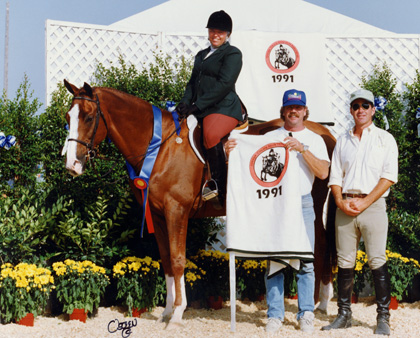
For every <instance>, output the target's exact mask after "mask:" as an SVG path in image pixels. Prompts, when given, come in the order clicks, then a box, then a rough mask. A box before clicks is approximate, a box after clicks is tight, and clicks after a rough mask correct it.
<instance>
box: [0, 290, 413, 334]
mask: <svg viewBox="0 0 420 338" xmlns="http://www.w3.org/2000/svg"><path fill="white" fill-rule="evenodd" d="M236 311H237V312H236V332H231V331H230V303H229V302H225V303H224V305H223V308H222V309H221V310H208V309H193V308H187V310H186V311H185V313H184V326H183V327H180V328H178V329H177V330H172V331H168V330H165V324H163V323H162V324H158V323H156V320H157V319H158V317H159V316H160V314H161V313H162V312H163V308H162V307H158V308H156V309H154V311H153V312H151V313H145V314H143V315H142V316H141V318H136V319H134V318H130V317H125V316H124V312H123V311H122V309H121V308H116V307H111V308H105V307H101V308H99V310H98V313H97V315H96V316H95V317H94V318H88V320H87V321H86V323H82V322H79V321H74V320H72V321H69V320H68V317H67V316H65V315H61V316H58V317H43V316H39V317H37V318H36V319H35V325H34V326H33V327H25V326H21V325H17V324H6V325H0V338H6V337H7V338H12V337H13V338H26V337H30V338H41V337H45V338H46V337H54V338H61V337H62V338H73V337H75V338H76V337H77V338H79V337H80V338H85V337H100V338H105V337H106V338H108V337H110V338H120V337H133V338H136V337H147V338H152V337H194V338H197V337H205V338H213V337H214V338H216V337H217V338H220V337H267V336H269V337H274V336H278V337H308V336H310V335H308V334H305V333H303V332H300V331H299V330H298V324H297V321H296V311H297V301H296V300H291V299H286V318H285V321H284V324H283V326H282V328H281V330H280V332H279V333H277V334H267V333H265V331H264V325H265V323H266V321H267V319H266V313H267V305H266V302H265V301H261V302H254V303H251V302H245V301H237V303H236ZM352 311H353V327H351V328H349V329H345V330H334V331H325V332H324V331H320V328H321V327H322V326H324V325H327V324H328V323H329V322H330V321H332V320H333V319H334V317H335V314H336V313H337V303H336V301H335V300H333V301H331V302H330V304H329V306H328V314H322V313H320V312H316V313H315V332H314V334H313V335H312V337H340V338H343V337H344V338H345V337H351V338H355V337H364V338H366V337H378V336H375V335H374V334H373V330H374V328H375V325H376V305H375V303H374V299H373V298H372V297H368V298H362V299H361V300H360V301H359V303H357V304H353V305H352ZM116 320H118V321H119V322H120V323H121V322H127V323H128V322H132V323H136V326H133V327H132V330H131V334H128V333H127V332H123V331H122V330H117V331H116V332H114V333H110V332H108V325H109V323H110V322H111V321H116ZM419 322H420V302H416V303H412V304H408V303H402V304H400V305H399V308H398V309H397V310H391V336H392V337H401V338H407V337H419V336H420V332H419V331H420V325H419ZM113 323H116V322H113ZM110 327H111V328H112V327H116V326H115V325H114V326H112V325H111V326H110Z"/></svg>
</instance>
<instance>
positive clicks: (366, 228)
mask: <svg viewBox="0 0 420 338" xmlns="http://www.w3.org/2000/svg"><path fill="white" fill-rule="evenodd" d="M335 230H336V234H335V240H336V244H337V256H338V266H339V267H340V268H344V269H350V268H353V267H354V266H355V262H356V254H357V249H358V246H359V242H360V237H363V240H364V243H365V248H366V254H367V257H368V261H369V267H370V268H371V269H372V270H375V269H378V268H380V267H381V266H382V265H384V264H385V263H386V256H385V250H386V239H387V233H388V216H387V214H386V203H385V198H382V197H381V198H379V199H378V200H377V201H376V202H375V203H373V204H372V205H371V206H370V207H369V208H367V209H366V210H365V211H363V212H362V213H360V214H359V215H358V216H356V217H352V216H348V215H346V214H345V213H344V212H343V211H342V210H340V209H338V208H337V214H336V217H335Z"/></svg>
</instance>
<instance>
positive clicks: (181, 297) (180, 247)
mask: <svg viewBox="0 0 420 338" xmlns="http://www.w3.org/2000/svg"><path fill="white" fill-rule="evenodd" d="M166 215H167V216H166V225H167V229H168V235H169V251H170V262H171V270H172V272H173V277H172V279H171V277H170V278H167V279H166V280H167V283H168V281H169V283H171V288H169V284H167V290H168V292H170V290H171V292H174V294H175V301H174V303H173V304H174V311H173V315H172V318H171V320H170V321H169V324H168V327H167V329H171V328H174V327H177V326H179V325H180V324H182V315H183V314H184V311H185V308H186V307H187V297H186V293H185V282H184V268H185V261H186V259H185V249H186V240H187V227H188V211H187V210H186V208H185V207H183V206H182V205H180V204H178V203H172V208H171V210H168V212H167V213H166ZM172 285H173V286H172Z"/></svg>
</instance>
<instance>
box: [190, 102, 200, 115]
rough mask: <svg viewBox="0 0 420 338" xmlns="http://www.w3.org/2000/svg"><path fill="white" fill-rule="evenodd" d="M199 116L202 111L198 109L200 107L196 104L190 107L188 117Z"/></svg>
mask: <svg viewBox="0 0 420 338" xmlns="http://www.w3.org/2000/svg"><path fill="white" fill-rule="evenodd" d="M198 114H200V109H198V107H197V106H196V105H195V104H193V105H192V106H189V107H188V110H187V116H188V115H198Z"/></svg>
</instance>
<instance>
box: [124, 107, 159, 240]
mask: <svg viewBox="0 0 420 338" xmlns="http://www.w3.org/2000/svg"><path fill="white" fill-rule="evenodd" d="M153 121H154V122H153V137H152V140H151V141H150V143H149V147H148V148H147V152H146V156H145V157H144V160H143V166H142V168H141V170H140V174H139V175H138V176H136V173H135V170H134V168H133V167H132V165H131V164H130V163H128V162H127V161H126V166H127V169H128V174H129V175H130V179H132V180H133V181H134V184H135V185H136V187H137V188H139V189H142V191H143V219H142V222H141V232H140V233H141V237H143V229H144V220H145V218H146V210H147V199H148V194H149V180H150V175H151V173H152V170H153V166H154V165H155V161H156V157H157V155H158V153H159V149H160V145H161V141H162V111H161V110H160V109H159V108H158V107H156V106H153ZM136 180H139V181H138V182H140V184H142V186H140V185H139V184H136ZM149 226H151V224H149Z"/></svg>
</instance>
